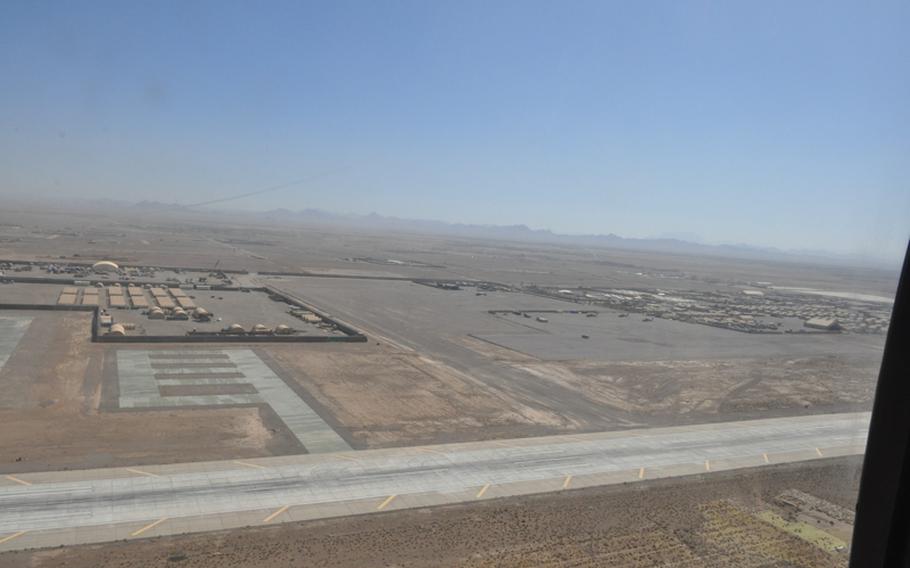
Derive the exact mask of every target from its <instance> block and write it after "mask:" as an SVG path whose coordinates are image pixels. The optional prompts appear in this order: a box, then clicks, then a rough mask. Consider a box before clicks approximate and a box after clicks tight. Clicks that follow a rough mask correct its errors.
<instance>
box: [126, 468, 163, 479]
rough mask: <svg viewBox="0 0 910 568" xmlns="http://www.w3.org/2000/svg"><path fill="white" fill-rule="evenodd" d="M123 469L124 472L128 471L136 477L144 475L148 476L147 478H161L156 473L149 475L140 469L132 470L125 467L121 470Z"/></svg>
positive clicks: (149, 473)
mask: <svg viewBox="0 0 910 568" xmlns="http://www.w3.org/2000/svg"><path fill="white" fill-rule="evenodd" d="M123 469H125V470H126V471H129V472H132V473H135V474H136V475H146V476H148V477H161V476H160V475H158V474H157V473H151V472H148V471H142V470H141V469H133V468H131V467H125V468H123Z"/></svg>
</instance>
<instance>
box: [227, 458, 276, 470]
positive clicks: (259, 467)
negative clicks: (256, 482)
mask: <svg viewBox="0 0 910 568" xmlns="http://www.w3.org/2000/svg"><path fill="white" fill-rule="evenodd" d="M234 463H236V464H237V465H245V466H247V467H254V468H256V469H268V468H267V467H265V466H264V465H259V464H256V463H249V462H245V461H240V460H234Z"/></svg>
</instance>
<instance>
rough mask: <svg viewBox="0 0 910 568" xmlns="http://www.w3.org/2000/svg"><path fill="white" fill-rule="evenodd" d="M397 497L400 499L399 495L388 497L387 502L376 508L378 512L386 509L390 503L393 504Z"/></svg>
mask: <svg viewBox="0 0 910 568" xmlns="http://www.w3.org/2000/svg"><path fill="white" fill-rule="evenodd" d="M395 497H398V495H389V496H388V497H386V499H385V501H383V502H382V503H380V504H379V506H378V507H376V510H377V511H381V510H383V509H385V508H386V507H387V506H388V505H389V503H391V502H392V501H393V500H394V499H395Z"/></svg>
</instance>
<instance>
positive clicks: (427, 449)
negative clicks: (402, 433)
mask: <svg viewBox="0 0 910 568" xmlns="http://www.w3.org/2000/svg"><path fill="white" fill-rule="evenodd" d="M417 451H418V452H423V453H425V454H439V455H440V456H444V455H445V453H443V452H440V451H439V450H431V449H430V448H417Z"/></svg>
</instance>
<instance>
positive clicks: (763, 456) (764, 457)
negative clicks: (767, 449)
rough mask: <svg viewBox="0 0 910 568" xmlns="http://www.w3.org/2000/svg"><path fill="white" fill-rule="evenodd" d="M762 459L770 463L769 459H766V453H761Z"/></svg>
mask: <svg viewBox="0 0 910 568" xmlns="http://www.w3.org/2000/svg"><path fill="white" fill-rule="evenodd" d="M761 457H762V459H764V460H765V463H771V460H769V459H768V454H767V453H764V454H762V455H761Z"/></svg>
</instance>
